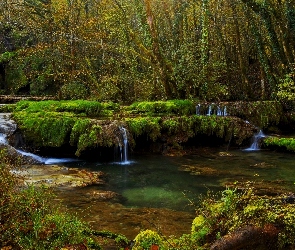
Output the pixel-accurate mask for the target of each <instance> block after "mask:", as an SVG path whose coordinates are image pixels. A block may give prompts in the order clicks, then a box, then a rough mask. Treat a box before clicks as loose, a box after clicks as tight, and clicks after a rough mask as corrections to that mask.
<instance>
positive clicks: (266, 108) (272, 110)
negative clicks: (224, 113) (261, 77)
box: [228, 101, 284, 129]
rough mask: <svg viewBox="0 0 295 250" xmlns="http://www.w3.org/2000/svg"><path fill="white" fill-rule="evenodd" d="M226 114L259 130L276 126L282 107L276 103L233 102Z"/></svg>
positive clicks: (280, 116) (279, 119)
mask: <svg viewBox="0 0 295 250" xmlns="http://www.w3.org/2000/svg"><path fill="white" fill-rule="evenodd" d="M228 112H229V114H230V115H232V116H237V117H240V118H242V119H244V120H248V121H249V122H250V123H252V124H254V125H255V126H258V127H259V128H261V129H263V128H267V127H269V126H273V125H278V124H279V122H280V121H281V119H282V118H283V115H284V114H283V106H282V104H281V103H280V102H277V101H262V102H260V101H258V102H235V103H233V104H232V105H229V106H228Z"/></svg>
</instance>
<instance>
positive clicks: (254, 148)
mask: <svg viewBox="0 0 295 250" xmlns="http://www.w3.org/2000/svg"><path fill="white" fill-rule="evenodd" d="M265 137H266V135H265V134H264V133H263V132H262V130H260V131H259V132H258V133H257V134H255V135H254V137H253V143H252V144H251V146H250V148H246V149H244V151H257V150H260V145H259V142H260V140H261V138H265Z"/></svg>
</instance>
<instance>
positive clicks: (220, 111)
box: [217, 106, 223, 116]
mask: <svg viewBox="0 0 295 250" xmlns="http://www.w3.org/2000/svg"><path fill="white" fill-rule="evenodd" d="M222 113H223V112H222V110H221V108H220V107H219V106H217V115H218V116H222V115H223V114H222Z"/></svg>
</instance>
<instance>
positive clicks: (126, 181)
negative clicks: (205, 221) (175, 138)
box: [60, 149, 294, 237]
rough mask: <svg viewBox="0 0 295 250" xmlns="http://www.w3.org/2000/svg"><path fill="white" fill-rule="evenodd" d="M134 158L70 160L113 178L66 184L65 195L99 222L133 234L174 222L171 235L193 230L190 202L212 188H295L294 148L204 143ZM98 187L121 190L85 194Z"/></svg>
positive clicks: (72, 205)
mask: <svg viewBox="0 0 295 250" xmlns="http://www.w3.org/2000/svg"><path fill="white" fill-rule="evenodd" d="M133 160H134V161H133V163H132V164H130V165H120V164H115V163H104V164H103V163H87V162H76V163H70V164H67V166H73V167H79V168H88V169H91V170H95V171H103V172H105V173H106V174H107V176H108V181H107V185H106V186H91V187H87V188H81V189H78V191H77V190H76V191H75V192H67V191H66V190H62V192H61V193H60V196H62V197H63V198H65V203H66V204H67V205H68V207H69V208H72V209H73V210H75V211H76V212H77V210H78V211H80V213H81V214H82V215H83V216H85V217H86V218H87V220H88V221H91V223H92V225H94V227H95V228H97V229H108V230H113V231H115V232H121V233H123V234H126V235H127V236H129V237H134V236H135V234H136V233H138V232H139V231H140V230H141V229H145V228H151V229H155V228H154V225H153V224H155V223H154V222H157V223H158V224H157V223H156V225H158V226H159V227H162V230H163V227H166V226H167V225H170V226H169V229H165V230H167V232H165V234H166V233H167V234H168V235H169V234H174V235H179V234H182V233H189V230H190V225H191V222H192V218H193V216H194V208H195V207H193V206H190V203H191V201H192V202H195V203H197V202H198V199H197V197H199V195H200V194H205V193H206V192H207V191H208V190H210V191H213V192H215V191H218V190H223V189H224V188H225V187H226V186H231V185H233V183H241V186H242V187H244V186H245V183H252V185H254V186H256V187H257V188H258V189H260V190H261V192H264V193H268V194H276V193H281V192H287V191H292V190H293V189H294V184H293V183H294V169H293V162H294V155H291V154H280V153H275V152H269V151H241V150H236V151H232V152H218V151H212V150H208V149H204V150H202V151H201V152H198V153H196V154H195V155H190V156H185V157H165V156H161V155H145V156H137V157H133ZM97 190H111V191H113V192H116V193H118V194H119V195H120V196H119V197H117V198H116V199H114V200H111V201H102V200H98V199H96V198H95V197H94V196H91V195H90V196H89V195H88V196H87V195H85V194H86V193H88V194H89V193H91V192H94V191H97ZM147 220H148V221H153V223H149V222H148V221H147ZM116 228H117V230H116ZM173 228H174V229H175V231H173ZM114 229H115V230H114ZM168 231H169V232H168Z"/></svg>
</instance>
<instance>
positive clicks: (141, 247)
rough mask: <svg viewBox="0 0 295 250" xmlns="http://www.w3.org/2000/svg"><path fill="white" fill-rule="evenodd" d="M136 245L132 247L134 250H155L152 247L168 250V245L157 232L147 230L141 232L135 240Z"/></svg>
mask: <svg viewBox="0 0 295 250" xmlns="http://www.w3.org/2000/svg"><path fill="white" fill-rule="evenodd" d="M134 241H135V244H134V246H133V247H132V249H134V250H146V249H153V248H152V245H157V246H158V247H159V249H163V250H164V249H168V248H167V243H166V242H165V241H164V239H163V238H162V237H161V236H160V235H159V234H158V233H156V232H154V231H152V230H145V231H142V232H140V233H139V234H138V235H137V236H136V237H135V239H134Z"/></svg>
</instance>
